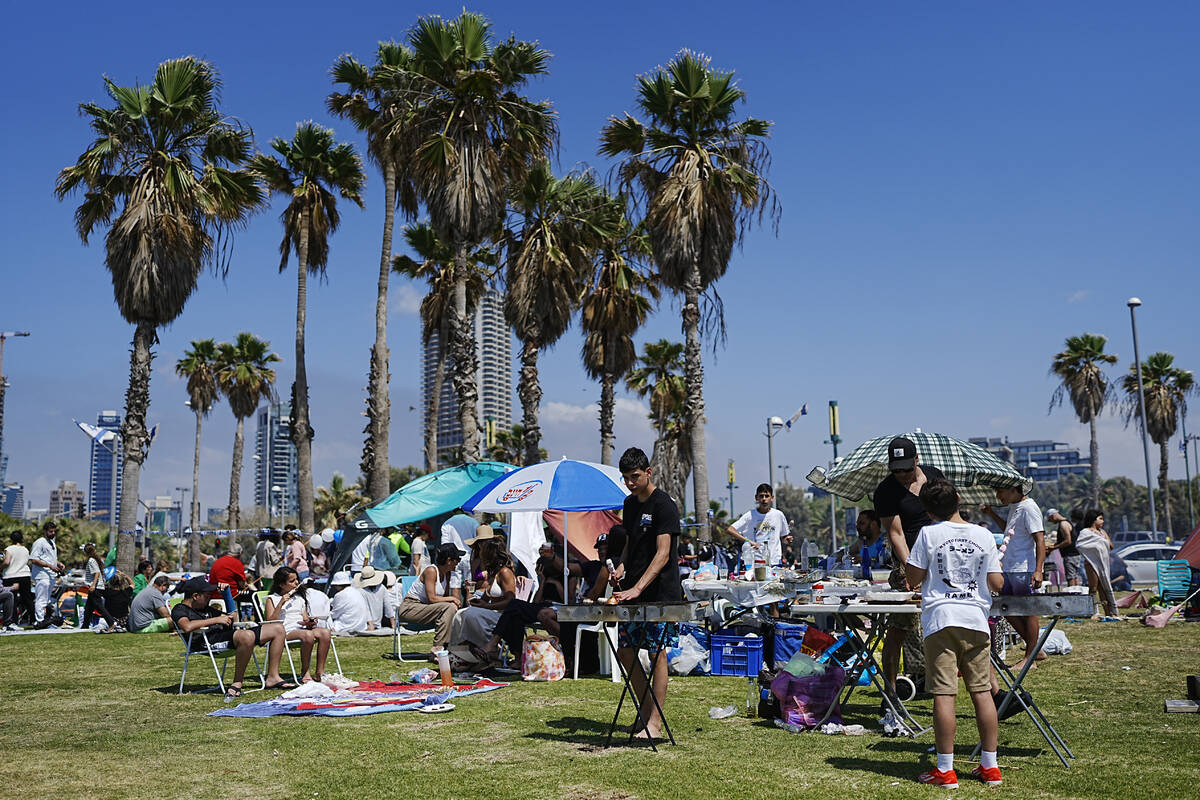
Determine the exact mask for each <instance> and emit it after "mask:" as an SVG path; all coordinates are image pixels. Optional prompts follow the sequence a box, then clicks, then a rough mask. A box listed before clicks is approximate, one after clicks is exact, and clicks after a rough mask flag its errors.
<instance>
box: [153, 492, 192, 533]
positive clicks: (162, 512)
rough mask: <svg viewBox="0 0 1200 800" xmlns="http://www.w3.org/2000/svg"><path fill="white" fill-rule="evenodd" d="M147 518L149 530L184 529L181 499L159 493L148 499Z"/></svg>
mask: <svg viewBox="0 0 1200 800" xmlns="http://www.w3.org/2000/svg"><path fill="white" fill-rule="evenodd" d="M146 518H147V521H148V522H149V523H150V524H149V528H148V529H149V530H152V531H179V530H182V527H183V526H182V524H181V523H182V520H183V514H182V513H181V511H180V508H179V501H178V500H177V499H175V498H174V497H170V496H169V495H159V496H158V497H152V498H150V499H149V500H147V501H146Z"/></svg>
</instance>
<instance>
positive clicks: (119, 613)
mask: <svg viewBox="0 0 1200 800" xmlns="http://www.w3.org/2000/svg"><path fill="white" fill-rule="evenodd" d="M103 595H104V605H105V606H106V607H107V608H108V613H109V614H111V615H112V617H113V619H115V620H116V621H117V627H116V628H114V629H113V631H112V632H113V633H124V632H125V631H126V630H127V629H128V627H129V607H130V606H131V605H132V604H133V579H132V578H130V577H129V576H128V575H126V574H125V573H124V572H121V571H120V570H117V571H116V572H115V573H113V576H112V580H110V581H109V582H108V586H106V587H105V588H104V592H103Z"/></svg>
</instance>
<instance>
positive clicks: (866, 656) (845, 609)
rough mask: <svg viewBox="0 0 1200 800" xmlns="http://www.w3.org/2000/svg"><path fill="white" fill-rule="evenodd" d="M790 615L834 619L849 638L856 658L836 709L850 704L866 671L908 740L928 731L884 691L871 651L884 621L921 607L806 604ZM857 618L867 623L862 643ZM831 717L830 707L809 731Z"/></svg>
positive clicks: (881, 673)
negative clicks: (868, 623)
mask: <svg viewBox="0 0 1200 800" xmlns="http://www.w3.org/2000/svg"><path fill="white" fill-rule="evenodd" d="M791 612H792V614H793V615H794V616H804V617H811V616H816V615H818V614H829V615H832V616H834V617H835V618H837V620H838V622H839V623H840V624H841V625H842V627H844V628H846V630H848V631H852V634H851V635H850V636H848V637H847V639H846V640H847V642H849V643H850V647H851V649H852V650H853V651H854V654H855V656H856V658H855V662H854V664H852V665H851V666H850V667H849V668H848V669H847V670H846V679H845V683H844V684H843V687H844V689H843V694H842V697H841V698H840V699H839V701H838V702H839V705H843V706H844V705H845V704H846V703H847V702H849V700H850V696H851V695H852V694H854V690H855V689H856V688H857V686H858V680H859V678H860V677H861V676H862V673H863V670H867V674H868V675H869V676H870V678H871V683H872V684H874V686H875V688H877V689H878V690H879V693H880V694H881V695H882V696H883V702H884V704H885V705H886V706H887V707H888V708H889V709H890V710H891V712H892V714H893V715H894V716H895V717H896V719H898V720H900V721H901V722H902V723H904V726H905V727H906V728H908V731H909V733H908V735H909V737H911V738H914V739H915V738H916V737H918V736H921V735H922V734H924V733H927V732H928V731H930V730H933V728H932V727H931V726H928V725H922V724H921V723H919V722H918V721H917V720H916V718H915V717H913V715H912V713H911V712H909V710H908V708H907V707H906V706H905V705H904V703H903V701H901V700H900V698H899V697H897V696H896V694H895V692H894V691H892V690H890V689H888V688H887V684H885V683H884V682H883V670H882V668H881V667H880V665H879V663H878V662H877V661H876V660H875V653H874V650H875V647H876V646H877V645H878V644H879V643H880V642H881V641H882V640H883V635H884V631H885V630H886V625H885V622H886V618H887V617H888V616H889V615H891V614H920V613H921V607H920V606H918V605H916V604H913V603H841V604H839V605H824V604H815V603H810V604H806V605H794V606H791ZM858 617H867V618H869V619H870V620H871V632H870V633H869V634H868V635H867V638H866V640H863V639H862V638H860V637H859V636H858V635H857V634H856V633H853V631H855V630H856V629H858V628H861V627H862V626H861V625H856V624H855V623H856V622H857V621H858V620H857V618H858ZM832 713H833V706H830V707H829V710H827V711H826V712H825V716H824V717H823V718H822V719H821V721H820V722H818V723H817V724H816V726H814V727H813V730H818V729H820V727H821V725H823V724H824V723H825V721H826V720H828V719H829V716H830V715H831V714H832Z"/></svg>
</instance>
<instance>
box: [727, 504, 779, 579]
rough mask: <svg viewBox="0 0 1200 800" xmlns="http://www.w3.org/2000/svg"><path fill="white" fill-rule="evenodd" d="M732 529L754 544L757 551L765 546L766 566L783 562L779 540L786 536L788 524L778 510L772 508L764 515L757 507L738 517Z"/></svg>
mask: <svg viewBox="0 0 1200 800" xmlns="http://www.w3.org/2000/svg"><path fill="white" fill-rule="evenodd" d="M733 529H734V530H736V531H737V532H738V533H740V534H741V535H742V536H745V537H746V538H747V539H749V540H750V541H752V542H754V543H755V545H756V546H757V547H758V548H759V549H761V548H762V547H763V545H766V555H767V564H768V565H772V566H773V565H775V564H778V563H780V562H781V561H783V545H782V544H781V543H780V541H779V539H780V537H782V536H787V534H788V524H787V517H785V516H784V515H783V512H782V511H780V510H779V509H778V508H772V509H771V510H770V511H768V512H767V513H765V514H764V513H762V512H761V511H759V510H758V508H757V507H755V508H752V509H750V510H749V511H747V512H746V513H745V514H742V516H740V517H738V521H737V522H735V523H733Z"/></svg>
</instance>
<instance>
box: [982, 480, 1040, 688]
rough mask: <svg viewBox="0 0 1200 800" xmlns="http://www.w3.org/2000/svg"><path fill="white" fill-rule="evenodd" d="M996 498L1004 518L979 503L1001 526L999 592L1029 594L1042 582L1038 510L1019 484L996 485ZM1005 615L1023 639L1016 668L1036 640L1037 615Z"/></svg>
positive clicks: (1018, 668)
mask: <svg viewBox="0 0 1200 800" xmlns="http://www.w3.org/2000/svg"><path fill="white" fill-rule="evenodd" d="M996 499H997V500H998V501H1000V502H1001V503H1003V504H1004V505H1006V506H1008V519H1003V520H1002V519H1000V515H999V514H997V513H996V512H995V511H993V510H992V508H991V507H990V506H983V511H984V513H986V514H987V515H988V516H990V517H991V518H992V519H993V520H994V521H995V522H996V524H997V525H1001V526H1003V530H1004V543H1003V544H1001V545H1000V551H1001V553H1000V565H1001V567H1002V568H1003V570H1004V586H1003V588H1001V590H1000V594H1011V595H1027V594H1032V593H1033V592H1034V591H1035V590H1036V589H1038V588H1039V587H1040V586H1041V585H1042V569H1043V566H1044V565H1045V563H1046V531H1045V528H1046V525H1045V523H1044V522H1042V510H1041V509H1040V508H1038V504H1037V503H1036V502H1034V501H1033V500H1031V499H1030V498H1028V497H1026V496H1025V492H1023V491H1022V490H1021V489H1019V488H1005V489H997V490H996ZM1006 619H1007V620H1008V622H1009V624H1010V625H1012V626H1013V630H1015V631H1016V632H1017V635H1018V636H1020V637H1021V639H1022V640H1024V642H1025V658H1023V659H1021V661H1019V662H1017V664H1015V665H1014V666H1013V669H1014V670H1016V671H1018V672H1020V671H1021V668H1022V667H1024V666H1025V662H1026V661H1027V660H1028V659H1029V653H1030V651H1031V650H1032V649H1033V646H1034V645H1035V644H1036V643H1037V639H1038V628H1039V627H1040V626H1039V620H1038V618H1037V617H1006ZM1045 657H1046V654H1045V653H1039V654H1038V659H1037V660H1038V661H1041V660H1042V659H1044V658H1045Z"/></svg>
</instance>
